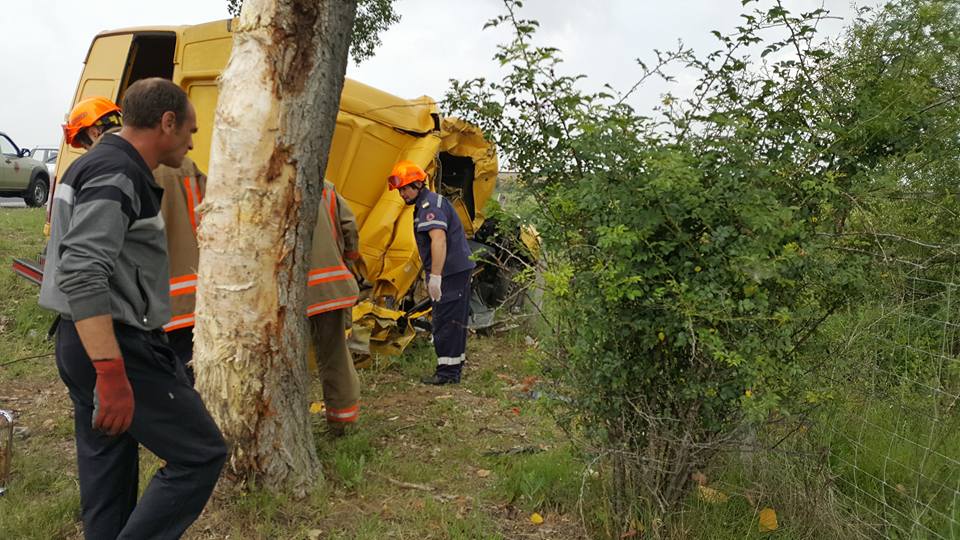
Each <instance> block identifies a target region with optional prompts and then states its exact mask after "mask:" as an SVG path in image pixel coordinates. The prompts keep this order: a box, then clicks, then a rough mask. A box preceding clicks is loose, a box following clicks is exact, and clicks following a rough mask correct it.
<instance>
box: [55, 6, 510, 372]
mask: <svg viewBox="0 0 960 540" xmlns="http://www.w3.org/2000/svg"><path fill="white" fill-rule="evenodd" d="M233 24H234V21H232V20H223V21H215V22H210V23H205V24H199V25H195V26H167V27H140V28H128V29H122V30H112V31H107V32H102V33H100V34H98V35H97V36H96V37H95V38H94V40H93V43H92V44H91V45H90V50H89V51H88V53H87V57H86V60H85V62H84V68H83V73H82V74H81V76H80V81H79V83H78V84H77V90H76V93H75V94H74V97H73V103H76V102H78V101H79V100H81V99H84V98H87V97H91V96H105V97H108V98H110V99H113V100H114V101H115V102H117V103H119V102H120V101H121V100H122V99H123V93H124V91H125V90H126V88H127V87H129V86H130V84H132V83H133V82H135V81H137V80H139V79H143V78H147V77H164V78H168V79H171V80H173V82H175V83H176V84H178V85H180V86H181V87H182V88H183V89H184V90H185V91H186V92H187V94H188V95H189V96H190V100H191V101H192V102H193V104H194V106H195V107H196V110H197V124H198V127H199V131H198V132H197V134H196V135H195V136H194V149H193V151H192V152H191V153H190V157H191V158H192V159H193V161H195V162H196V163H197V165H198V166H199V167H200V168H201V170H204V171H206V170H207V165H208V163H209V159H210V140H211V136H212V134H213V118H214V112H215V109H216V105H217V96H218V88H217V78H218V77H219V76H220V73H221V71H222V70H223V69H224V67H225V66H226V64H227V60H228V58H229V57H230V50H231V47H232V44H233V36H232V33H231V26H232V25H233ZM71 106H72V104H71ZM79 155H80V152H79V151H78V150H76V149H74V148H71V147H70V146H69V145H67V144H66V143H61V146H60V159H59V160H58V162H57V170H56V176H57V178H60V177H62V175H63V172H64V171H65V170H66V168H67V167H68V166H69V165H70V163H72V162H73V160H74V159H76V158H77V157H78V156H79ZM401 159H409V160H411V161H414V162H415V163H417V164H419V165H420V166H422V167H423V168H424V169H425V170H427V171H428V173H430V175H431V178H433V179H434V180H433V181H432V182H433V184H434V185H433V186H431V187H432V188H433V189H435V190H438V191H439V192H441V193H443V194H444V195H445V196H446V197H447V198H448V199H449V200H451V201H452V202H453V203H454V205H455V206H456V208H457V211H458V213H459V214H460V217H461V220H462V221H463V223H464V228H465V229H466V232H467V235H468V237H472V236H473V234H474V232H475V231H477V229H478V228H479V227H480V226H481V225H482V223H483V221H484V213H483V209H484V206H485V204H486V203H487V200H488V199H489V198H490V197H491V196H492V194H493V190H494V187H495V184H496V176H497V159H496V153H495V151H494V149H493V147H492V146H491V145H490V144H489V143H488V142H486V141H485V140H484V138H483V134H482V133H481V132H480V130H479V129H477V128H476V127H474V126H471V125H469V124H467V123H465V122H462V121H460V120H457V119H454V118H441V116H440V114H439V112H438V108H437V105H436V103H435V102H434V101H433V100H432V99H430V98H429V97H426V96H423V97H419V98H416V99H401V98H398V97H396V96H393V95H390V94H388V93H386V92H382V91H380V90H377V89H375V88H372V87H370V86H367V85H364V84H362V83H359V82H356V81H352V80H349V79H348V80H346V81H345V83H344V87H343V93H342V95H341V100H340V111H339V114H338V115H337V124H336V130H335V132H334V136H333V142H332V145H331V149H330V156H329V162H328V165H327V170H326V177H327V179H328V180H330V181H331V182H333V183H334V184H335V185H336V187H337V191H338V192H339V193H340V194H341V195H342V196H343V197H344V198H345V199H347V201H349V203H350V206H351V208H352V209H353V211H354V213H355V214H356V216H357V221H358V225H359V228H360V245H361V255H362V264H361V268H360V271H361V274H362V278H363V280H364V291H363V294H364V295H365V298H366V300H365V301H363V302H361V304H360V305H358V306H357V307H356V308H355V310H354V318H355V319H361V318H367V319H369V320H371V321H373V322H371V323H370V324H368V325H366V328H361V329H360V330H361V332H364V333H366V332H369V334H370V335H372V339H373V342H372V343H371V345H373V350H375V351H377V350H379V351H381V352H388V353H389V352H397V351H399V350H402V348H403V346H405V344H406V343H407V342H408V341H409V338H410V337H412V334H413V332H412V330H411V329H409V328H408V327H407V324H406V323H405V322H404V321H406V319H407V318H408V317H402V316H401V315H403V311H402V310H403V309H404V308H409V307H411V298H410V292H411V289H412V288H413V287H414V286H416V284H417V282H418V281H419V280H418V279H417V276H418V274H419V271H420V266H421V264H420V258H419V255H418V254H417V250H416V244H415V241H414V236H413V225H412V219H413V209H412V208H410V207H407V206H406V205H404V204H403V201H402V199H401V198H400V197H399V195H398V194H396V193H394V192H390V191H388V190H387V184H386V178H387V176H388V175H389V173H390V169H391V168H392V166H393V164H394V163H396V162H397V161H398V160H401ZM398 319H399V320H400V321H401V322H402V324H400V325H398V324H397V320H398ZM361 326H363V325H361ZM399 336H402V338H401V337H399ZM378 343H380V344H384V347H383V348H380V349H378V348H377V344H378Z"/></svg>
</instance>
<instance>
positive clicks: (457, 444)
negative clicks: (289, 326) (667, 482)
mask: <svg viewBox="0 0 960 540" xmlns="http://www.w3.org/2000/svg"><path fill="white" fill-rule="evenodd" d="M43 221H44V213H43V211H42V210H40V209H2V210H0V257H2V259H3V261H4V262H5V263H6V264H7V265H9V261H10V259H11V258H12V257H24V258H34V257H36V255H37V254H38V253H39V252H40V251H41V250H42V249H43V244H44V241H43V238H42V234H41V230H42V225H43ZM8 268H9V266H8ZM0 287H2V289H0V290H2V291H3V292H2V293H0V294H2V295H3V297H2V301H0V362H3V361H8V360H13V359H18V358H24V357H27V356H33V355H38V354H44V355H48V356H44V357H42V358H37V359H32V360H23V361H21V362H17V363H15V364H12V365H9V366H5V367H0V408H4V409H13V410H14V411H15V413H16V414H17V422H18V425H19V426H21V427H23V428H26V429H27V430H29V434H28V436H26V437H23V436H18V437H17V438H16V440H15V443H14V450H15V454H14V459H13V477H12V479H11V482H10V484H9V486H8V488H9V490H8V491H7V493H6V494H5V495H4V496H3V497H0V538H18V539H19V538H36V539H48V538H80V537H81V536H82V532H81V527H80V525H79V522H78V519H79V492H78V486H77V481H76V464H75V460H76V457H75V455H76V453H75V449H74V443H73V422H72V407H71V405H70V401H69V398H68V396H67V393H66V390H65V388H64V386H63V383H62V382H61V381H60V380H59V376H58V374H57V371H56V366H55V364H54V361H53V358H52V356H49V353H51V352H52V344H51V343H49V342H47V341H46V339H45V334H46V331H47V329H48V327H49V324H50V322H51V321H52V316H51V315H50V314H49V313H47V312H45V311H44V310H41V309H40V308H39V307H38V306H37V303H36V301H37V293H38V289H37V287H36V286H35V285H32V284H30V283H27V282H26V281H24V280H22V279H21V278H19V277H17V276H15V275H14V274H13V273H12V272H11V271H10V270H9V269H7V270H2V271H0ZM523 337H524V336H523V335H521V334H500V335H495V336H493V337H478V336H474V337H471V338H470V342H469V344H468V357H469V364H468V366H467V368H466V373H465V377H464V382H463V384H461V385H459V386H454V387H450V386H445V387H427V386H423V385H420V384H419V383H418V380H419V377H420V376H422V375H424V374H427V373H430V372H432V371H433V369H434V354H433V347H432V345H431V344H430V343H428V342H427V340H425V339H418V340H416V341H415V342H414V343H413V344H412V346H411V347H410V348H408V350H407V351H406V352H405V354H404V355H403V356H402V357H399V358H380V359H377V361H376V362H375V363H374V365H373V366H372V367H371V368H370V369H365V370H361V372H360V377H361V383H362V403H361V407H362V410H361V420H360V423H359V425H358V426H357V427H358V429H357V430H355V431H351V432H348V434H347V435H346V436H344V437H340V438H330V437H328V436H327V435H326V434H325V432H326V429H325V421H324V420H323V418H322V415H316V416H313V417H312V418H313V423H314V431H315V433H316V434H317V436H316V445H317V453H318V456H319V457H320V461H321V466H322V469H323V477H324V480H323V481H322V482H320V483H318V485H317V486H316V488H315V490H314V491H313V492H312V493H310V494H308V495H307V497H306V498H304V499H302V500H293V499H291V498H289V497H287V496H284V495H278V494H273V493H268V492H265V491H252V492H249V493H240V492H236V491H234V490H233V489H232V488H230V487H229V486H227V485H226V484H222V485H221V486H218V488H217V491H216V492H215V494H214V497H213V499H212V500H211V502H210V503H209V504H208V506H207V509H206V510H205V512H204V514H203V515H202V516H201V518H200V519H199V520H198V521H197V522H196V523H195V524H194V526H193V527H191V529H190V530H189V531H188V533H187V536H186V538H193V539H208V538H209V539H213V538H217V539H220V538H225V537H230V538H245V539H246V538H252V539H258V538H263V539H267V538H269V539H273V538H280V539H286V538H302V539H310V538H342V539H365V538H367V539H374V538H377V539H379V538H384V537H392V538H417V539H418V540H419V539H432V538H437V539H440V538H442V539H496V538H518V537H522V536H528V535H537V537H539V538H558V539H559V538H563V539H567V538H574V539H575V538H583V537H584V536H583V534H582V532H581V531H580V528H579V527H577V526H575V524H574V520H573V519H572V516H566V515H563V514H561V513H559V512H558V511H556V510H555V511H553V514H552V515H550V516H548V517H547V521H546V523H544V524H543V525H541V526H537V525H534V524H532V523H530V522H529V519H528V518H529V515H528V513H527V509H528V508H533V507H534V506H536V501H537V500H539V499H543V500H545V501H546V500H548V498H545V497H544V490H545V489H546V490H548V489H551V488H550V487H549V486H555V485H558V482H559V483H562V482H560V481H559V480H558V475H559V476H562V475H565V474H567V473H570V474H576V467H573V466H569V465H568V464H566V462H564V465H563V467H562V468H559V469H557V470H550V469H551V467H550V466H549V464H548V461H549V460H546V457H540V456H508V457H501V458H490V457H486V456H485V455H484V454H485V453H486V452H489V451H504V450H509V449H510V448H513V447H520V446H529V445H542V446H544V447H548V448H551V449H556V448H559V447H560V446H561V445H563V444H565V443H564V441H563V436H562V434H561V433H560V432H559V430H557V428H556V427H555V425H554V423H553V421H552V420H551V418H550V417H549V415H547V414H545V413H544V412H543V411H542V410H541V409H540V408H539V406H537V405H536V404H535V403H534V402H533V401H531V400H529V399H527V398H526V397H524V396H522V395H520V393H518V392H517V391H516V389H515V388H514V387H515V385H517V384H518V383H520V382H521V381H522V379H523V377H525V376H528V375H531V374H535V373H537V371H536V369H534V366H535V363H534V362H533V361H532V360H531V358H532V356H531V355H535V354H536V352H535V351H532V350H529V349H530V348H529V347H527V346H526V345H524V340H523ZM311 392H312V393H313V398H314V399H319V398H320V388H319V384H316V383H315V384H314V385H313V387H312V389H311ZM514 408H518V409H522V413H521V414H515V413H514V412H513V409H514ZM553 452H554V451H553V450H551V452H550V453H549V455H551V456H552V455H553ZM546 455H547V453H545V456H546ZM567 455H568V456H571V455H572V454H569V453H568V454H567ZM544 460H546V461H544ZM514 461H515V462H516V463H517V464H520V463H522V465H517V466H514V465H511V463H513V462H514ZM538 462H542V463H541V464H540V465H538V466H535V465H531V464H532V463H538ZM159 466H160V463H159V461H158V460H157V459H156V458H155V457H154V456H152V455H151V454H150V453H149V452H147V451H143V452H142V453H141V480H140V484H141V489H143V488H144V487H145V486H146V484H147V481H148V479H149V477H150V476H151V475H152V473H153V472H154V471H155V470H156V469H157V467H159ZM483 470H491V471H492V472H491V474H490V475H489V476H486V477H484V476H483V475H482V473H480V474H478V471H483ZM539 474H544V475H546V476H547V478H545V479H544V480H543V481H538V480H537V475H539ZM517 475H519V476H517ZM515 476H516V477H517V479H518V480H517V482H519V483H518V484H517V485H518V486H519V487H518V488H517V489H519V490H520V491H519V492H518V493H519V495H517V496H515V495H514V493H513V491H512V490H513V488H509V487H504V486H507V485H512V484H509V482H513V480H508V479H511V478H514V477H515ZM576 481H577V480H576V479H575V478H571V479H569V482H576ZM504 482H507V484H505V483H504ZM564 493H565V494H566V495H569V494H570V492H569V491H566V492H564ZM566 495H564V496H566ZM574 503H575V501H566V502H563V503H562V504H555V505H554V501H553V500H552V499H551V502H550V504H551V505H554V506H555V507H556V508H557V509H559V508H564V509H569V508H573V507H574Z"/></svg>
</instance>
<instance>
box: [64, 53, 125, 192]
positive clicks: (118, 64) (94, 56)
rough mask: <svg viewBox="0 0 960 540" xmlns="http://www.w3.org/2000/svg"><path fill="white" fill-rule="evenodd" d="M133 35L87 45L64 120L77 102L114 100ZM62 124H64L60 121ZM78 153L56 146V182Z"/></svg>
mask: <svg viewBox="0 0 960 540" xmlns="http://www.w3.org/2000/svg"><path fill="white" fill-rule="evenodd" d="M132 41H133V34H115V35H106V36H97V37H96V38H94V40H93V44H91V45H90V51H89V52H88V53H87V59H86V60H85V61H84V66H83V73H82V74H81V75H80V82H79V83H77V91H76V93H75V94H74V96H73V101H71V102H70V105H69V107H68V108H67V110H65V111H64V112H63V114H64V116H66V115H67V114H70V109H71V108H73V104H75V103H76V102H77V101H79V100H81V99H84V98H88V97H92V96H104V97H107V98H110V99H112V100H116V99H117V94H118V92H119V91H120V81H121V80H122V77H123V72H124V68H125V67H126V65H127V56H128V55H129V53H130V43H131V42H132ZM64 121H66V120H64ZM82 153H83V151H82V150H78V149H76V148H71V147H70V145H68V144H67V143H66V141H61V142H60V159H58V160H57V178H60V177H62V176H63V171H65V170H67V166H68V165H70V164H71V163H73V160H75V159H77V158H78V157H80V154H82Z"/></svg>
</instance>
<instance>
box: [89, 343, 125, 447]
mask: <svg viewBox="0 0 960 540" xmlns="http://www.w3.org/2000/svg"><path fill="white" fill-rule="evenodd" d="M93 369H95V370H96V371H97V385H96V387H95V388H94V389H93V429H97V430H100V431H102V432H104V433H106V434H107V435H119V434H121V433H123V432H124V431H126V430H127V429H129V428H130V424H131V423H132V422H133V389H132V388H130V381H129V380H127V370H126V369H124V366H123V358H121V357H119V356H118V357H117V358H103V359H98V360H93Z"/></svg>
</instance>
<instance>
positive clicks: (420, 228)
mask: <svg viewBox="0 0 960 540" xmlns="http://www.w3.org/2000/svg"><path fill="white" fill-rule="evenodd" d="M426 180H427V175H426V173H425V172H424V171H423V169H421V168H420V167H418V166H417V165H416V164H415V163H413V162H411V161H406V160H404V161H400V162H398V163H397V164H396V165H394V167H393V171H392V172H391V174H390V176H389V178H388V179H387V183H388V185H389V186H390V189H391V190H394V189H395V190H398V191H399V193H400V197H402V198H403V202H405V203H406V204H408V205H414V217H413V231H414V235H415V236H416V240H417V250H418V251H419V252H420V260H421V261H423V269H424V272H425V276H424V280H425V283H426V286H427V293H428V294H429V295H430V300H431V303H432V305H433V316H432V329H433V347H434V350H435V351H436V353H437V368H436V371H435V372H434V374H433V375H431V376H426V377H423V378H422V379H421V380H420V382H422V383H424V384H433V385H441V384H457V383H459V382H460V375H461V373H462V370H463V363H464V360H465V358H466V357H465V351H466V346H467V318H468V317H469V315H470V275H471V274H472V272H473V269H474V267H476V263H474V262H473V261H472V260H471V259H470V247H469V246H468V245H467V236H466V234H465V233H464V231H463V224H462V223H461V222H460V217H459V216H458V215H457V212H456V210H454V208H453V205H451V204H450V202H449V201H447V200H446V199H444V198H443V196H442V195H439V194H437V193H434V192H432V191H430V190H429V189H428V188H427V187H426Z"/></svg>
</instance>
